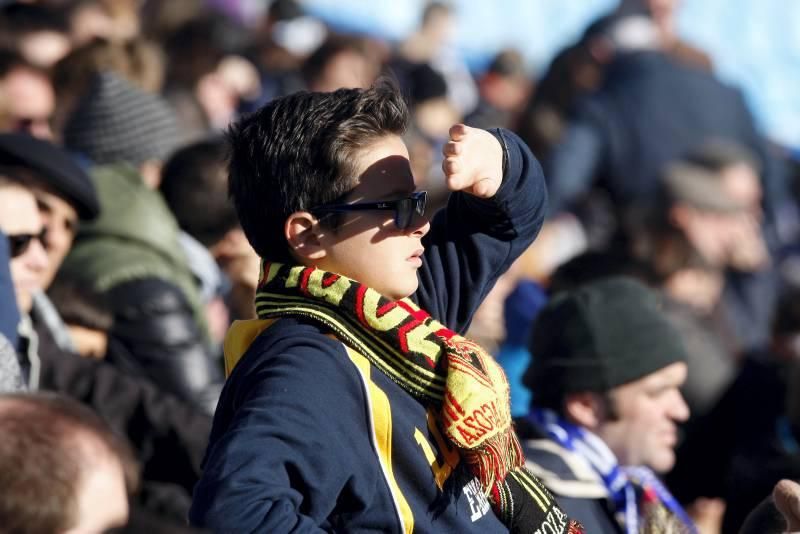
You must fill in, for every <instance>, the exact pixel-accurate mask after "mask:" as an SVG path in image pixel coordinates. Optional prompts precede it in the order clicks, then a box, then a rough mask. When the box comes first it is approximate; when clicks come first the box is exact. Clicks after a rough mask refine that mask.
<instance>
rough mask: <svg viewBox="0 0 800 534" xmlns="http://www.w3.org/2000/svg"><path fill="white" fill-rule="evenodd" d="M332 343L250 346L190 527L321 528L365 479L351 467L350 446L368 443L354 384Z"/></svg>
mask: <svg viewBox="0 0 800 534" xmlns="http://www.w3.org/2000/svg"><path fill="white" fill-rule="evenodd" d="M318 337H322V336H318ZM256 343H259V341H258V340H257V341H256ZM334 343H335V342H334V341H331V340H328V339H327V338H323V339H322V340H318V339H313V337H310V338H309V339H305V340H302V341H297V342H294V343H284V344H278V345H275V344H272V345H270V346H268V347H267V346H263V345H261V346H258V347H256V346H254V347H251V351H252V350H254V349H255V350H256V353H248V354H247V355H246V356H245V357H244V359H243V360H242V361H241V362H240V363H239V364H238V365H237V368H236V369H235V370H234V373H233V374H232V375H231V378H230V379H229V383H228V384H227V385H226V387H225V390H224V391H223V395H222V398H221V400H220V408H219V409H218V412H217V414H216V416H215V421H214V429H213V430H212V435H211V440H210V443H209V448H208V452H207V454H206V459H205V464H204V469H203V476H202V477H201V480H200V482H199V483H198V484H197V486H196V487H195V491H194V498H193V502H192V508H191V511H190V515H189V518H190V521H191V523H192V524H193V525H194V526H199V527H205V528H209V529H211V530H212V531H214V532H242V533H244V532H287V533H301V532H302V533H305V532H322V531H323V529H324V528H325V527H326V526H329V525H327V521H328V518H329V516H330V515H331V513H332V512H333V511H334V509H335V508H336V507H337V505H341V503H340V502H337V501H339V500H340V499H341V496H342V495H343V494H347V493H348V489H346V486H347V485H348V484H350V483H351V480H352V479H354V478H357V477H356V473H355V471H356V470H358V469H365V468H360V467H359V462H357V461H353V456H354V455H358V454H363V450H360V449H359V447H360V446H361V444H360V443H357V442H358V441H363V440H367V443H368V438H366V436H368V428H367V427H366V420H365V408H364V404H363V399H360V397H359V395H360V394H361V388H360V384H359V383H358V382H357V380H358V379H357V375H355V374H354V373H348V372H347V370H346V368H345V365H344V361H343V360H345V359H346V355H344V351H342V353H343V354H342V357H336V355H332V354H331V350H335V349H336V348H338V346H336V347H332V346H331V344H334ZM254 362H256V363H254ZM323 376H324V377H325V380H324V381H322V380H319V378H320V377H323ZM358 474H359V478H361V477H362V476H363V475H364V473H361V472H359V473H358ZM367 478H368V477H367ZM372 482H373V483H375V482H376V481H375V480H373V481H372ZM373 490H374V486H373Z"/></svg>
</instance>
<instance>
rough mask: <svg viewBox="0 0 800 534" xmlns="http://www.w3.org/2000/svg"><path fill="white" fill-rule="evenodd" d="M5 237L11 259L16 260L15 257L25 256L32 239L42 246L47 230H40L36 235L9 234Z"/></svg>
mask: <svg viewBox="0 0 800 534" xmlns="http://www.w3.org/2000/svg"><path fill="white" fill-rule="evenodd" d="M6 237H8V248H9V251H10V253H11V257H12V258H16V257H17V256H21V255H23V254H25V251H26V250H28V247H30V246H31V243H32V242H33V240H34V239H38V240H39V243H41V244H42V246H44V244H45V239H46V238H47V229H46V228H42V231H41V232H39V233H38V234H9V235H8V236H6Z"/></svg>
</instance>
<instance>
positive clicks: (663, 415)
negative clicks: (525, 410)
mask: <svg viewBox="0 0 800 534" xmlns="http://www.w3.org/2000/svg"><path fill="white" fill-rule="evenodd" d="M530 348H531V352H532V353H533V354H534V357H533V360H532V363H531V366H530V367H529V368H528V371H527V373H526V375H525V383H526V385H528V387H530V389H531V391H532V392H533V401H532V403H531V411H530V413H529V414H528V416H527V417H525V418H521V419H518V420H517V429H518V432H519V433H520V438H521V439H522V440H523V449H524V450H525V454H526V458H527V465H528V467H529V468H530V469H531V471H532V472H533V473H535V474H536V475H537V476H539V477H541V478H542V481H543V483H544V484H545V486H547V488H548V489H550V491H552V492H553V493H554V494H555V495H556V496H557V498H558V500H559V503H561V505H562V506H563V507H564V509H565V510H566V511H567V513H568V514H570V515H571V516H574V517H575V518H577V519H578V520H579V521H581V523H583V524H584V525H585V527H586V531H587V532H598V533H609V534H616V533H622V532H662V531H666V532H671V531H672V530H669V528H676V529H677V530H675V531H684V530H688V531H692V530H693V529H694V524H693V522H692V520H691V519H690V518H689V517H688V515H687V514H686V512H685V511H684V510H683V508H681V506H680V505H679V504H678V503H677V501H676V500H675V499H674V498H673V497H672V495H671V494H670V492H669V491H668V490H667V488H666V487H665V486H664V485H663V484H662V483H661V482H660V481H659V479H658V477H657V475H656V473H665V472H668V471H669V470H670V469H672V467H673V465H674V463H675V454H674V450H673V449H674V447H675V446H676V444H677V440H678V425H679V424H680V423H681V422H683V421H685V420H686V419H687V418H688V417H689V409H688V407H687V406H686V403H685V402H684V400H683V398H682V397H681V394H680V391H679V388H680V387H681V385H682V384H683V381H684V380H685V379H686V363H685V361H686V354H685V350H684V348H683V345H682V344H681V342H680V339H679V337H678V335H677V333H676V332H675V331H674V330H673V328H672V326H671V324H670V322H669V321H668V320H667V318H666V317H664V316H663V314H662V312H661V311H660V309H659V302H658V297H657V295H656V294H655V293H654V292H652V291H651V290H649V289H647V288H646V287H645V286H644V285H643V284H641V283H639V282H637V281H635V280H633V279H631V278H626V277H611V278H606V279H602V280H597V281H594V282H589V283H587V284H585V285H581V286H578V287H575V288H573V289H571V290H566V291H564V292H560V293H556V294H555V295H554V296H553V298H552V300H551V301H550V302H549V303H548V304H547V305H546V306H545V308H544V309H543V310H542V311H541V312H540V313H539V315H538V316H537V319H536V323H535V325H534V331H533V336H532V338H531V347H530Z"/></svg>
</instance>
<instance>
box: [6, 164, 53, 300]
mask: <svg viewBox="0 0 800 534" xmlns="http://www.w3.org/2000/svg"><path fill="white" fill-rule="evenodd" d="M0 229H2V230H3V233H5V235H6V239H7V242H8V248H9V256H10V261H9V264H10V267H11V279H12V280H13V281H14V288H15V293H16V297H17V304H18V306H19V308H20V309H21V310H29V309H30V307H31V306H32V302H33V294H34V292H36V291H40V290H42V287H41V274H42V272H43V271H44V270H46V269H47V267H48V258H47V252H45V249H44V225H43V224H42V220H41V217H40V216H39V210H38V208H37V205H36V197H35V196H34V195H33V193H32V192H31V191H30V190H29V189H26V188H25V187H24V186H22V185H20V184H18V183H16V182H14V181H12V180H11V179H9V178H6V177H4V176H2V175H0Z"/></svg>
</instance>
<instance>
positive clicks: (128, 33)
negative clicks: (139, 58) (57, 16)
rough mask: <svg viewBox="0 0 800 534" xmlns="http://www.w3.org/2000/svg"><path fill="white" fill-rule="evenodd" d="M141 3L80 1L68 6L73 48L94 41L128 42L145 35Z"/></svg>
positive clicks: (134, 1)
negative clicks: (142, 32)
mask: <svg viewBox="0 0 800 534" xmlns="http://www.w3.org/2000/svg"><path fill="white" fill-rule="evenodd" d="M140 7H141V2H139V1H138V0H76V1H72V2H69V3H67V5H66V6H64V8H65V10H66V17H67V23H68V25H69V32H70V37H71V39H72V43H73V46H76V47H77V46H82V45H84V44H86V43H89V42H91V41H92V40H94V39H97V38H101V39H109V40H115V41H118V42H126V41H129V40H131V39H135V38H137V36H139V35H141V25H142V23H141V16H140V13H139V9H140Z"/></svg>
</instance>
